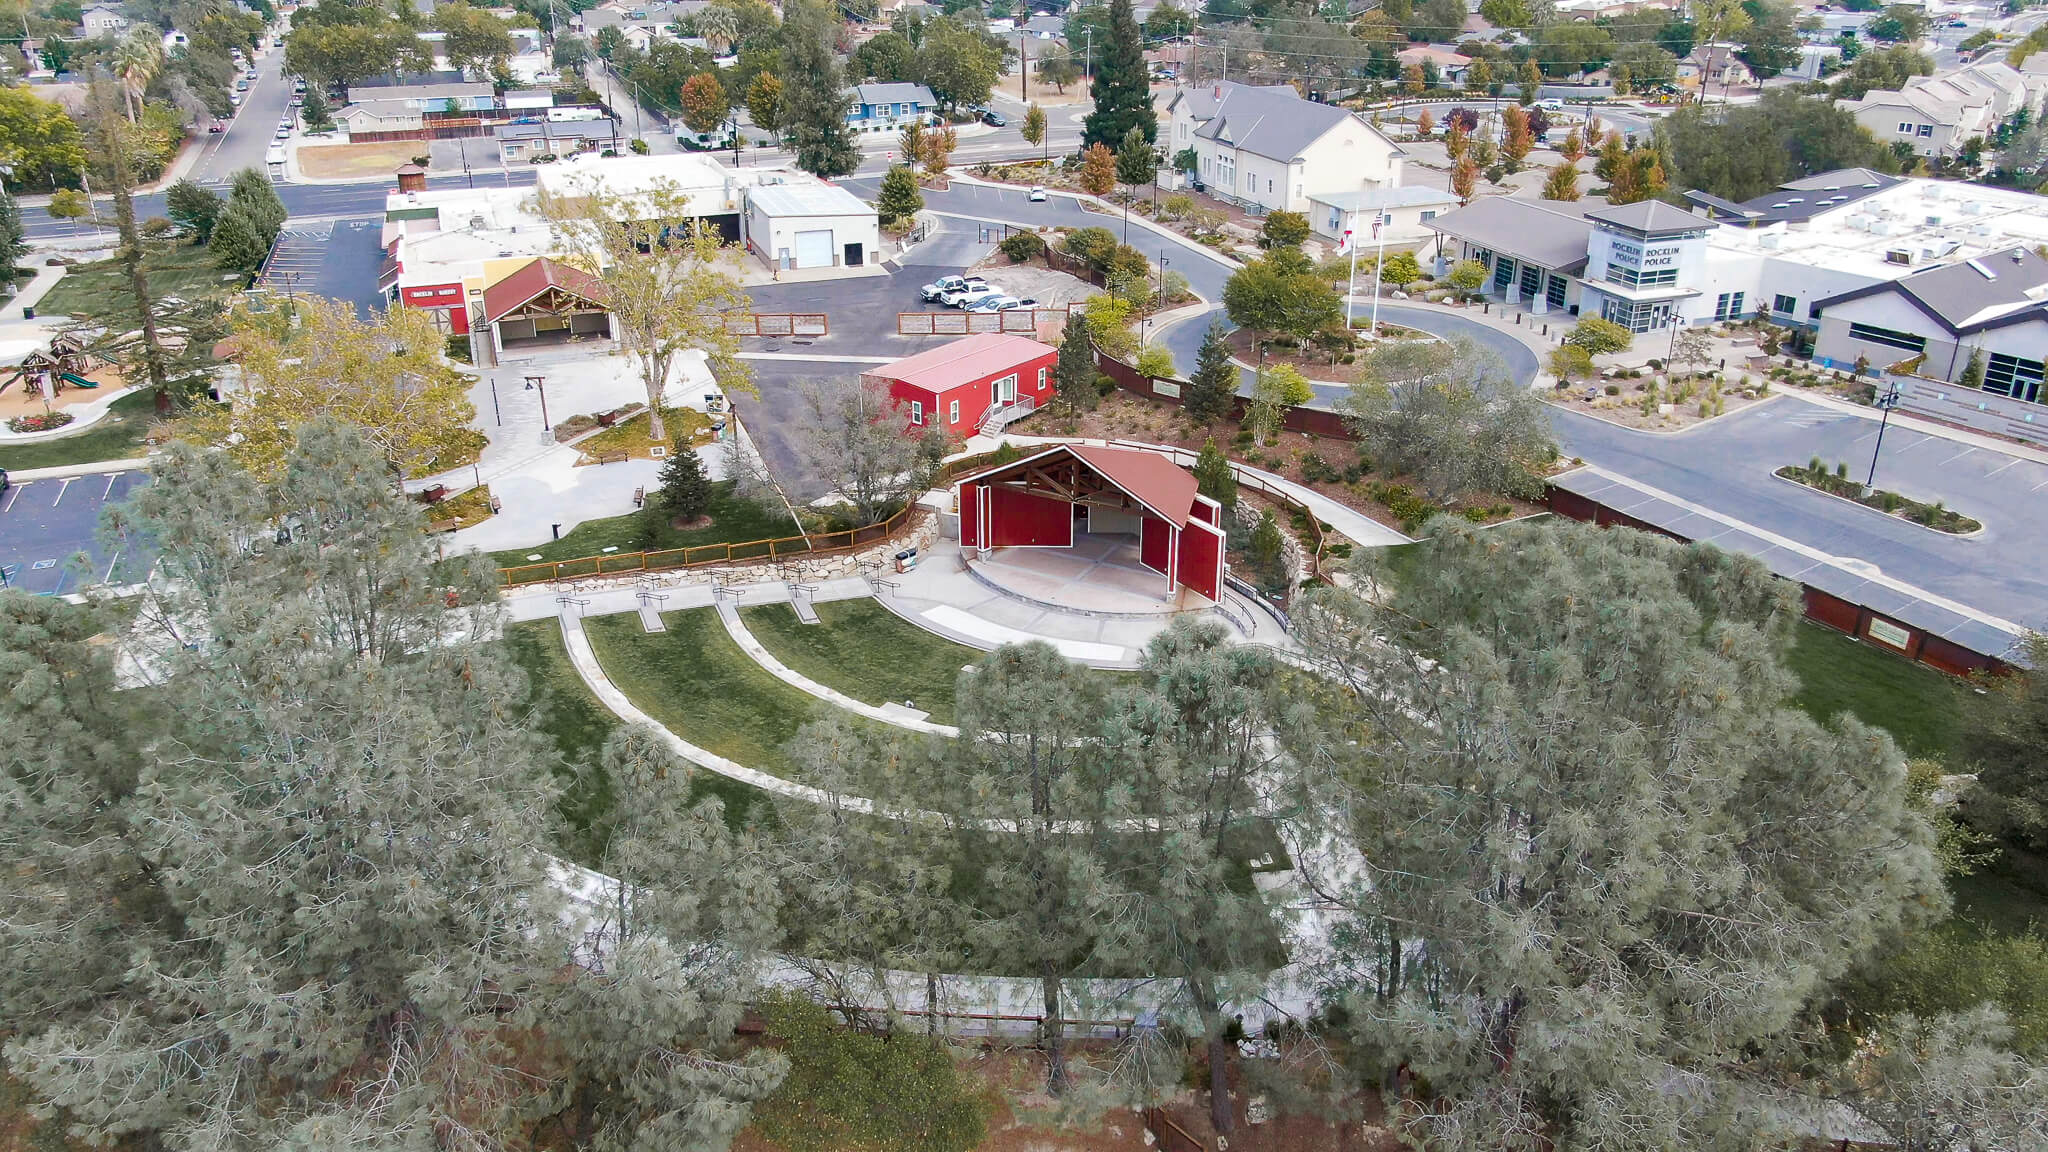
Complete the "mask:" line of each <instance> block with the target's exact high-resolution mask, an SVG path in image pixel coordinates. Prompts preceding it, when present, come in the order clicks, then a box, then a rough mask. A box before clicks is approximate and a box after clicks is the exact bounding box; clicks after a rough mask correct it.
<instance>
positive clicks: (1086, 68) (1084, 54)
mask: <svg viewBox="0 0 2048 1152" xmlns="http://www.w3.org/2000/svg"><path fill="white" fill-rule="evenodd" d="M1081 43H1082V49H1081V78H1082V79H1084V80H1086V81H1088V83H1090V84H1093V83H1095V29H1093V28H1085V29H1083V30H1082V41H1081Z"/></svg>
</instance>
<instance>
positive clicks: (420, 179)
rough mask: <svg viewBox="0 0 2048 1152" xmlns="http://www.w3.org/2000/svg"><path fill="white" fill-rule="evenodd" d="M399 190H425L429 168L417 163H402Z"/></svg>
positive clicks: (399, 173)
mask: <svg viewBox="0 0 2048 1152" xmlns="http://www.w3.org/2000/svg"><path fill="white" fill-rule="evenodd" d="M398 190H399V191H400V192H425V191H426V190H427V170H426V169H425V168H422V167H420V166H419V165H417V164H405V165H401V166H400V167H399V169H398Z"/></svg>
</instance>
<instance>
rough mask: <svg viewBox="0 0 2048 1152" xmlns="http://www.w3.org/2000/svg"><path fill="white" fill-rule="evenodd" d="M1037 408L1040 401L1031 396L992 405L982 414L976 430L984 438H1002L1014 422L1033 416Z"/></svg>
mask: <svg viewBox="0 0 2048 1152" xmlns="http://www.w3.org/2000/svg"><path fill="white" fill-rule="evenodd" d="M1037 408H1038V401H1037V400H1036V399H1035V398H1033V397H1030V396H1019V397H1018V398H1017V399H1015V400H1012V401H1011V402H1009V403H1008V404H991V405H989V406H988V411H986V412H983V413H982V414H981V423H980V424H979V425H978V426H977V429H976V430H977V431H979V432H980V433H981V434H982V435H983V436H1000V435H1002V433H1003V429H1005V428H1007V427H1009V426H1010V423H1011V422H1012V421H1014V420H1019V419H1022V418H1023V417H1025V416H1029V415H1031V413H1032V412H1033V411H1035V410H1036V409H1037Z"/></svg>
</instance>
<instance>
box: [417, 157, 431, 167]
mask: <svg viewBox="0 0 2048 1152" xmlns="http://www.w3.org/2000/svg"><path fill="white" fill-rule="evenodd" d="M412 162H413V163H415V164H417V165H419V166H420V167H422V168H428V167H431V166H432V165H433V163H434V158H433V157H432V156H415V157H413V158H412Z"/></svg>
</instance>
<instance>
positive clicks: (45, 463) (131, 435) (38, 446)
mask: <svg viewBox="0 0 2048 1152" xmlns="http://www.w3.org/2000/svg"><path fill="white" fill-rule="evenodd" d="M155 419H156V392H155V391H154V390H152V389H149V388H143V389H141V390H139V391H135V392H130V393H129V394H128V395H126V396H123V397H121V398H120V399H119V400H116V401H114V402H113V403H112V404H109V405H108V406H107V413H106V415H104V416H102V417H100V418H99V419H98V420H97V421H95V422H94V423H93V424H91V425H89V426H88V427H87V430H86V431H83V432H80V433H79V434H78V435H76V436H62V437H58V438H57V439H54V440H35V441H30V442H29V443H26V444H10V445H6V446H4V447H0V468H6V469H9V470H13V471H19V470H21V469H24V468H55V467H58V466H60V465H64V464H91V463H94V462H96V461H100V460H132V459H135V458H136V457H138V456H141V455H143V454H144V453H145V452H147V451H148V449H147V448H146V447H144V445H143V443H142V439H143V437H144V436H147V435H148V434H149V426H150V424H151V423H152V422H154V421H155Z"/></svg>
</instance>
